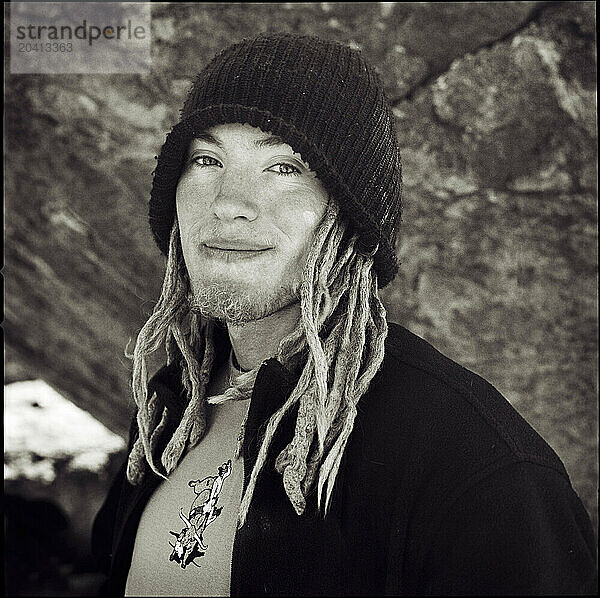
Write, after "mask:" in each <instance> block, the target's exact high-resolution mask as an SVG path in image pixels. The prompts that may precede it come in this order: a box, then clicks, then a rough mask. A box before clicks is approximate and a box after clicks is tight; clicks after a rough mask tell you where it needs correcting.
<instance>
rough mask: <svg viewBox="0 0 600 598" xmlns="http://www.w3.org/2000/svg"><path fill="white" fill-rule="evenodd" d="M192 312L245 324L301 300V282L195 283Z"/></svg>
mask: <svg viewBox="0 0 600 598" xmlns="http://www.w3.org/2000/svg"><path fill="white" fill-rule="evenodd" d="M192 287H193V291H194V292H193V304H192V306H191V309H192V311H194V312H196V313H200V314H201V315H202V316H204V317H205V318H211V319H215V320H221V321H224V322H226V323H228V324H235V325H240V324H246V323H248V322H253V321H255V320H261V319H262V318H266V317H267V316H270V315H272V314H274V313H276V312H278V311H280V310H282V309H284V308H285V307H288V306H289V305H291V304H292V303H295V302H297V301H298V298H299V289H300V283H299V282H298V281H295V282H292V283H288V284H287V285H282V286H275V287H273V286H271V287H265V285H264V282H263V281H262V280H257V281H253V282H252V283H251V284H248V283H245V282H243V281H235V282H222V281H221V282H214V281H213V282H210V283H207V282H204V283H202V284H193V285H192Z"/></svg>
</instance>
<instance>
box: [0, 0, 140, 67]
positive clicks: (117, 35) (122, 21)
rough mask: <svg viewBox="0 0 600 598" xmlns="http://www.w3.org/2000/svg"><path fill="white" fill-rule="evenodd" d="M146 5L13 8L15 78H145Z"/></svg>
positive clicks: (76, 4) (49, 4) (21, 5)
mask: <svg viewBox="0 0 600 598" xmlns="http://www.w3.org/2000/svg"><path fill="white" fill-rule="evenodd" d="M150 18H151V17H150V3H147V2H134V3H124V2H11V4H10V31H11V39H10V71H11V72H12V73H147V72H149V71H150V66H151V64H150V47H151V26H150V25H151V23H150Z"/></svg>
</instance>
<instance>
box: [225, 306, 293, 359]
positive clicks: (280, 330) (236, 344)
mask: <svg viewBox="0 0 600 598" xmlns="http://www.w3.org/2000/svg"><path fill="white" fill-rule="evenodd" d="M299 320H300V304H299V303H293V304H292V305H289V306H287V307H284V308H283V309H280V310H279V311H278V312H275V313H274V314H271V315H269V316H267V317H265V318H261V319H260V320H253V321H252V322H246V323H244V324H235V325H234V324H230V323H228V324H227V332H228V333H229V340H230V341H231V346H232V348H233V351H234V353H235V357H236V359H237V362H238V364H239V366H240V367H241V368H242V369H243V370H253V369H254V368H256V367H258V366H259V365H260V364H261V363H262V362H263V361H265V360H266V359H269V358H270V357H273V356H274V355H276V354H277V349H278V348H279V343H280V342H281V340H282V339H283V338H285V337H286V336H288V335H289V334H291V333H292V332H293V331H294V329H296V327H297V326H298V322H299Z"/></svg>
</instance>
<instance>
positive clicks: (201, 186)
mask: <svg viewBox="0 0 600 598" xmlns="http://www.w3.org/2000/svg"><path fill="white" fill-rule="evenodd" d="M327 199H328V196H327V192H326V191H325V189H324V187H323V185H322V184H321V182H320V181H319V179H317V176H316V174H315V173H314V172H313V171H311V170H310V168H309V167H308V165H307V164H306V163H305V162H303V161H302V159H301V157H300V155H299V154H296V153H294V151H293V150H292V148H291V147H290V146H289V145H287V144H286V143H285V142H284V141H282V140H281V139H279V138H278V137H275V136H273V135H271V134H268V133H265V132H264V131H262V130H260V129H257V128H255V127H252V126H250V125H247V124H238V123H228V124H223V125H217V126H215V127H212V128H210V129H208V130H207V131H206V132H205V134H203V135H201V136H200V137H199V138H198V139H194V140H193V141H192V142H191V143H190V147H189V151H188V155H187V160H186V166H185V168H184V170H183V173H182V175H181V178H180V179H179V183H178V185H177V192H176V204H177V218H178V221H179V230H180V236H181V246H182V249H183V257H184V260H185V264H186V266H187V271H188V274H189V278H190V282H191V285H192V291H193V293H194V303H195V305H196V307H197V308H199V309H200V311H201V312H202V313H203V314H204V315H208V316H211V317H215V318H219V319H224V320H226V321H229V322H231V323H242V322H248V321H251V320H257V319H260V318H263V317H266V316H268V315H271V314H272V313H275V312H277V311H279V310H280V309H282V308H284V307H286V306H288V305H290V304H291V303H293V302H295V301H296V300H297V298H298V290H299V285H300V281H301V274H302V269H303V267H304V264H305V262H306V256H307V254H308V251H309V248H310V245H311V242H312V240H313V237H314V232H315V230H316V228H317V226H318V224H319V222H320V220H321V218H322V217H323V214H324V212H325V207H326V205H327Z"/></svg>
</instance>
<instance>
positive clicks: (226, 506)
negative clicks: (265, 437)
mask: <svg viewBox="0 0 600 598" xmlns="http://www.w3.org/2000/svg"><path fill="white" fill-rule="evenodd" d="M249 403H250V401H249V400H238V401H232V400H230V401H227V402H225V403H223V404H221V405H212V406H210V409H211V415H210V417H211V422H210V427H209V429H208V432H207V434H206V436H204V438H203V439H202V441H201V442H200V443H199V444H198V446H196V447H195V448H194V449H192V450H191V451H190V452H189V453H188V454H187V455H186V456H185V457H184V459H183V460H182V461H181V462H180V464H179V465H178V466H177V468H176V469H175V470H174V471H173V472H172V473H171V475H170V476H169V480H168V481H163V482H162V483H161V484H160V485H159V486H158V488H157V489H156V491H155V492H154V494H153V495H152V497H151V498H150V500H149V502H148V504H147V506H146V508H145V510H144V512H143V514H142V518H141V520H140V524H139V527H138V530H137V535H136V539H135V547H134V550H133V557H132V560H131V567H130V569H129V575H128V577H127V585H126V587H125V595H135V596H229V593H230V582H231V557H232V550H233V540H234V537H235V531H236V527H237V515H238V510H239V506H240V501H241V496H242V487H243V479H244V467H243V464H244V460H243V458H241V457H240V458H238V459H236V456H235V453H236V448H237V440H238V435H239V432H240V429H241V425H242V422H243V421H244V418H245V416H246V413H247V410H248V407H249Z"/></svg>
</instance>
